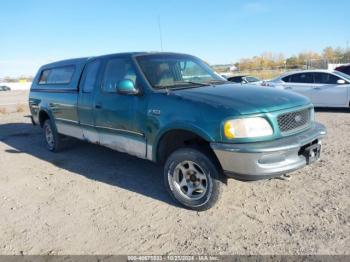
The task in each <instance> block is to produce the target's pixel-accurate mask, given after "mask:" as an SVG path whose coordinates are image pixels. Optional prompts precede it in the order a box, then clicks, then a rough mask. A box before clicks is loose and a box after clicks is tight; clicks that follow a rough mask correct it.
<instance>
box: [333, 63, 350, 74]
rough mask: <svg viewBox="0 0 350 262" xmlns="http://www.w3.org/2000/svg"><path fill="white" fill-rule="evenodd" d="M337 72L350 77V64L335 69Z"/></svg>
mask: <svg viewBox="0 0 350 262" xmlns="http://www.w3.org/2000/svg"><path fill="white" fill-rule="evenodd" d="M335 70H336V71H339V72H342V73H344V74H347V75H349V76H350V64H348V65H343V66H338V67H337V68H335Z"/></svg>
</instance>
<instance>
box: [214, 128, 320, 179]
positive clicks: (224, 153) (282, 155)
mask: <svg viewBox="0 0 350 262" xmlns="http://www.w3.org/2000/svg"><path fill="white" fill-rule="evenodd" d="M325 135H326V128H325V126H324V125H322V124H320V123H314V124H313V126H312V127H311V128H310V129H308V130H306V131H304V132H302V133H298V134H295V135H292V136H288V137H284V138H281V139H277V140H273V141H267V142H256V143H243V144H224V143H211V144H210V146H211V148H212V149H213V150H214V152H215V154H216V156H217V158H218V160H219V162H220V164H221V166H222V168H223V170H224V172H225V174H226V175H227V176H230V177H234V178H237V179H242V180H258V179H264V178H270V177H275V176H280V175H282V174H286V173H288V172H292V171H294V170H297V169H299V168H302V167H303V166H305V165H306V164H307V163H308V162H307V159H306V157H305V156H304V154H303V152H302V150H303V148H305V147H306V146H307V145H311V144H316V143H319V144H320V143H321V139H322V138H323V137H324V136H325Z"/></svg>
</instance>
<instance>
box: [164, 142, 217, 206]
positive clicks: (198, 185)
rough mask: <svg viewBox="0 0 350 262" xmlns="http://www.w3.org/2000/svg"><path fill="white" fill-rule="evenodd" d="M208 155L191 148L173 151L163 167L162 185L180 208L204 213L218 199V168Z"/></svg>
mask: <svg viewBox="0 0 350 262" xmlns="http://www.w3.org/2000/svg"><path fill="white" fill-rule="evenodd" d="M214 163H215V162H214V161H213V159H212V157H211V156H210V154H208V153H205V151H200V150H197V149H193V148H181V149H178V150H176V151H175V152H173V153H172V154H171V155H170V156H169V158H168V159H167V161H166V164H165V166H164V182H165V186H166V188H167V189H168V191H169V193H170V195H171V196H172V197H173V198H174V199H175V200H176V201H177V202H179V203H180V204H181V205H183V206H185V207H187V208H190V209H194V210H206V209H209V208H210V207H212V206H213V205H214V204H215V203H216V202H217V200H218V198H219V195H220V192H221V187H222V183H221V181H220V179H219V178H220V176H221V172H220V169H219V168H218V167H217V166H216V165H215V164H214Z"/></svg>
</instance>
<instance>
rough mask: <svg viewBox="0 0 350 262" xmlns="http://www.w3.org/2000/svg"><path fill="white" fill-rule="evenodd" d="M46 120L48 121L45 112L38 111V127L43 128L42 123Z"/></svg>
mask: <svg viewBox="0 0 350 262" xmlns="http://www.w3.org/2000/svg"><path fill="white" fill-rule="evenodd" d="M47 119H50V117H49V115H48V113H46V112H45V111H43V110H42V111H40V113H39V123H40V126H41V127H43V126H44V123H45V121H46V120H47Z"/></svg>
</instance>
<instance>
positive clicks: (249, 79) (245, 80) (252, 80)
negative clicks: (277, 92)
mask: <svg viewBox="0 0 350 262" xmlns="http://www.w3.org/2000/svg"><path fill="white" fill-rule="evenodd" d="M227 80H228V81H230V82H234V83H240V84H259V83H261V80H260V79H259V78H257V77H254V76H249V75H241V76H231V77H228V78H227Z"/></svg>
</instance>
